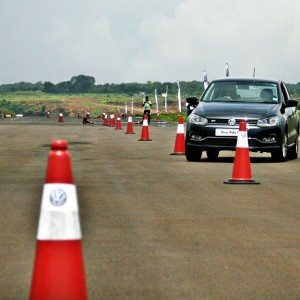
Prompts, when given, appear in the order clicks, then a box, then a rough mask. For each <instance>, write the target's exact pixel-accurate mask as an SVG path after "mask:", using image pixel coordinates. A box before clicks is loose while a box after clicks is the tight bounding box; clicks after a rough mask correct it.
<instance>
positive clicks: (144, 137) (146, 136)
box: [139, 114, 152, 142]
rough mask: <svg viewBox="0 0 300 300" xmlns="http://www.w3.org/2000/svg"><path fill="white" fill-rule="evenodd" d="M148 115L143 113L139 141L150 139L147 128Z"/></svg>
mask: <svg viewBox="0 0 300 300" xmlns="http://www.w3.org/2000/svg"><path fill="white" fill-rule="evenodd" d="M148 127H149V126H148V117H147V115H146V114H145V115H144V118H143V127H142V134H141V138H140V139H139V141H144V142H146V141H152V140H150V138H149V128H148Z"/></svg>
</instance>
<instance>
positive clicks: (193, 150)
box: [185, 146, 202, 161]
mask: <svg viewBox="0 0 300 300" xmlns="http://www.w3.org/2000/svg"><path fill="white" fill-rule="evenodd" d="M201 156H202V150H199V149H198V148H197V147H191V146H186V147H185V157H186V159H187V161H200V159H201Z"/></svg>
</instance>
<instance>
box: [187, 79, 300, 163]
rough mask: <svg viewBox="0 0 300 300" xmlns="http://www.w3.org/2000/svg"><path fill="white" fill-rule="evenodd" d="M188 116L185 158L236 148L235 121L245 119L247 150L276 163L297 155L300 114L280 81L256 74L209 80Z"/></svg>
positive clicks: (189, 100)
mask: <svg viewBox="0 0 300 300" xmlns="http://www.w3.org/2000/svg"><path fill="white" fill-rule="evenodd" d="M186 101H187V103H190V104H192V105H195V107H196V108H195V109H194V110H193V112H192V113H191V114H190V116H189V117H188V120H187V127H186V158H187V160H188V161H200V159H201V155H202V152H203V151H206V154H207V157H208V158H209V159H211V160H215V159H217V157H218V155H219V151H222V150H235V147H236V142H237V133H238V129H239V122H240V120H246V121H247V128H248V142H249V150H250V151H255V152H256V151H259V152H269V153H271V157H272V159H273V160H275V161H285V160H287V159H296V158H297V157H298V137H299V117H298V114H297V105H298V102H297V101H296V100H292V99H290V97H289V94H288V91H287V88H286V86H285V84H284V83H283V82H282V81H278V80H266V79H256V78H228V77H227V78H224V79H218V80H214V81H212V82H211V83H210V85H209V86H208V88H207V89H206V90H205V92H204V94H203V95H202V97H201V99H200V100H199V99H197V98H195V97H190V98H187V99H186Z"/></svg>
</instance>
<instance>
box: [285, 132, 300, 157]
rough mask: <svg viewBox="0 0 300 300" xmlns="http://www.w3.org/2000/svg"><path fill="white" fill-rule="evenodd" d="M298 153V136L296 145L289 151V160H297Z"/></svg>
mask: <svg viewBox="0 0 300 300" xmlns="http://www.w3.org/2000/svg"><path fill="white" fill-rule="evenodd" d="M298 151H299V135H298V134H297V136H296V139H295V144H294V145H293V146H292V147H291V148H289V149H288V154H287V156H288V158H289V159H297V157H298Z"/></svg>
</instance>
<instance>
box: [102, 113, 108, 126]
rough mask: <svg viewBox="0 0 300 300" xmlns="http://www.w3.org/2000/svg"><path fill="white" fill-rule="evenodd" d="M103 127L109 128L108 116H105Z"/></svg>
mask: <svg viewBox="0 0 300 300" xmlns="http://www.w3.org/2000/svg"><path fill="white" fill-rule="evenodd" d="M103 126H108V120H107V114H104V116H103Z"/></svg>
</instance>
